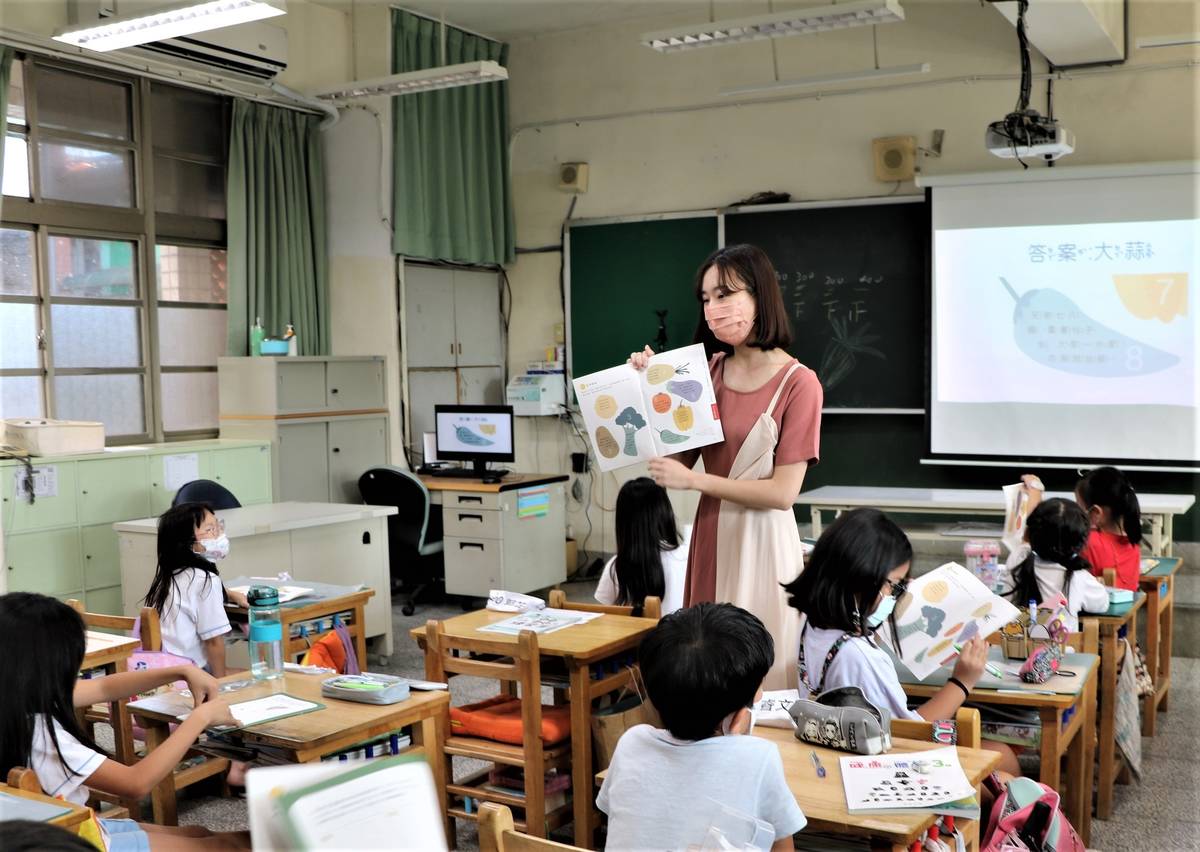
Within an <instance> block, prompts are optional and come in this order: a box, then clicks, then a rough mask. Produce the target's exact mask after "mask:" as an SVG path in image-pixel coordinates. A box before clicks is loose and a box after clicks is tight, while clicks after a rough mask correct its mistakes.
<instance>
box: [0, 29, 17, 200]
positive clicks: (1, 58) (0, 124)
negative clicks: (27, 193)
mask: <svg viewBox="0 0 1200 852" xmlns="http://www.w3.org/2000/svg"><path fill="white" fill-rule="evenodd" d="M15 53H16V52H15V51H14V50H13V49H12V48H11V47H8V46H7V45H3V44H0V175H3V174H4V142H5V140H6V139H7V138H8V136H7V134H6V133H5V128H6V127H7V122H8V79H9V77H10V76H12V63H13V56H14V55H15ZM3 197H4V194H3V193H0V199H2V198H3Z"/></svg>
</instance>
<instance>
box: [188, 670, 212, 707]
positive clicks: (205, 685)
mask: <svg viewBox="0 0 1200 852" xmlns="http://www.w3.org/2000/svg"><path fill="white" fill-rule="evenodd" d="M183 679H184V680H186V681H187V685H188V690H189V691H190V692H191V693H192V703H193V705H194V706H196V707H199V706H200V705H201V704H207V703H208V702H210V701H215V700H216V699H217V698H218V697H219V696H220V695H221V685H220V684H219V683H217V679H216V678H215V677H213V676H212V675H210V674H209V673H208V672H206V671H204V670H203V669H198V668H196V667H195V666H188V667H186V668H185V669H184V670H183Z"/></svg>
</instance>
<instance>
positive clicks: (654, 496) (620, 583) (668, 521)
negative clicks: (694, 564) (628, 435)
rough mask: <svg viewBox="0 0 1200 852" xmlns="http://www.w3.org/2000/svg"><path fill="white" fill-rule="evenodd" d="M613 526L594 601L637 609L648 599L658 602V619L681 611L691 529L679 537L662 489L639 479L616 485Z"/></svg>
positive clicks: (669, 503)
mask: <svg viewBox="0 0 1200 852" xmlns="http://www.w3.org/2000/svg"><path fill="white" fill-rule="evenodd" d="M616 528H617V555H616V556H614V557H613V558H612V559H610V560H608V564H607V565H605V566H604V573H603V574H601V575H600V583H599V585H597V586H596V600H597V601H599V602H600V603H602V604H606V605H608V606H612V605H613V604H620V605H622V606H633V607H636V608H637V609H638V610H640V609H641V607H642V602H643V601H644V600H645V599H646V598H647V597H650V596H653V597H656V598H658V599H659V600H661V601H662V613H663V615H667V614H669V613H672V612H674V611H675V610H677V609H679V608H680V607H682V606H683V587H684V582H685V579H686V577H687V562H688V538H689V537H690V536H691V531H692V529H691V526H690V525H689V526H687V527H684V532H683V536H682V537H681V536H680V535H679V530H678V528H677V527H676V525H675V510H674V509H672V508H671V501H670V499H668V497H667V491H666V489H665V488H663V487H662V486H661V485H657V484H655V482H654V480H653V479H650V478H648V477H645V476H641V477H638V478H637V479H631V480H629V481H628V482H626V483H625V484H624V485H622V486H621V491H620V493H618V494H617V520H616Z"/></svg>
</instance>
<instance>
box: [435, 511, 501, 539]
mask: <svg viewBox="0 0 1200 852" xmlns="http://www.w3.org/2000/svg"><path fill="white" fill-rule="evenodd" d="M501 517H503V514H502V513H501V512H497V511H495V510H488V509H470V508H462V509H456V508H453V507H451V506H443V507H442V530H443V533H442V536H443V538H450V537H457V538H500V519H501Z"/></svg>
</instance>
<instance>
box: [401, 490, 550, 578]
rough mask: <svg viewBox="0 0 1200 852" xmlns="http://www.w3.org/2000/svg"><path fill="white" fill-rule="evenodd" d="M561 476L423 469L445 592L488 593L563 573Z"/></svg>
mask: <svg viewBox="0 0 1200 852" xmlns="http://www.w3.org/2000/svg"><path fill="white" fill-rule="evenodd" d="M568 478H569V477H567V475H566V474H562V473H510V474H509V475H507V476H505V477H504V478H503V479H501V480H500V481H499V482H484V481H483V480H482V479H459V478H451V477H441V476H430V475H427V474H423V475H421V481H422V482H423V483H425V487H426V488H428V489H429V496H430V499H431V501H432V502H433V503H435V504H440V505H441V507H442V536H443V547H444V550H445V564H446V591H447V593H449V594H452V595H466V596H469V597H477V598H482V597H487V595H488V592H490V591H491V590H492V589H503V590H504V591H508V592H533V591H537V590H538V589H545V588H548V587H550V586H554V585H557V584H558V583H561V582H563V581H564V580H566V579H567V571H566V564H567V562H566V540H567V500H566V486H565V484H564V483H566V481H567V479H568Z"/></svg>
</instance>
